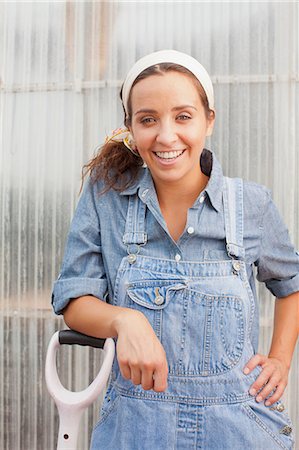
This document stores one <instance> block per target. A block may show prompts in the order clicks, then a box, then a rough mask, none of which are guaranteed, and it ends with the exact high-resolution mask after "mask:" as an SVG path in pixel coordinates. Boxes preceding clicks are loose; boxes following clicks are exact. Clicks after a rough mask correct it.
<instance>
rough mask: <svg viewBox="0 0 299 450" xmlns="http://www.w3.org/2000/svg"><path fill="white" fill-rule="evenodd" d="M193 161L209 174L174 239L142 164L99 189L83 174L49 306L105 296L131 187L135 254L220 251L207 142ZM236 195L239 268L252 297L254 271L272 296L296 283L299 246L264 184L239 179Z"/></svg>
mask: <svg viewBox="0 0 299 450" xmlns="http://www.w3.org/2000/svg"><path fill="white" fill-rule="evenodd" d="M200 164H201V169H202V171H203V173H205V174H206V175H208V176H210V178H209V181H208V183H207V185H206V187H205V189H204V190H203V191H202V192H201V193H200V195H199V196H198V198H197V199H196V201H195V202H194V204H193V206H192V207H191V208H190V209H189V210H188V215H187V222H186V226H185V230H184V232H183V233H182V235H181V237H180V238H179V240H178V241H177V242H175V241H174V240H173V239H172V237H171V236H170V234H169V232H168V229H167V225H166V222H165V220H164V218H163V216H162V214H161V210H160V207H159V202H158V199H157V195H156V191H155V186H154V183H153V179H152V177H151V174H150V171H149V170H148V169H147V168H142V169H141V173H140V176H139V177H138V180H137V181H136V182H135V183H134V185H132V186H131V187H129V188H127V189H126V190H124V191H123V192H121V193H119V192H116V191H115V190H109V191H108V192H106V193H105V194H101V190H102V189H103V187H104V185H103V182H102V181H97V182H95V183H93V182H92V181H91V178H89V179H88V180H87V181H86V183H85V186H84V189H83V192H82V195H81V197H80V199H79V202H78V205H77V208H76V211H75V214H74V217H73V220H72V222H71V226H70V231H69V235H68V239H67V243H66V248H65V254H64V259H63V264H62V267H61V271H60V274H59V276H58V279H57V280H56V282H55V283H54V288H53V293H52V304H53V308H54V311H55V313H56V314H61V313H62V310H63V308H65V307H66V306H67V304H68V303H69V301H70V299H72V298H77V297H80V296H83V295H93V296H95V297H97V298H99V299H104V300H106V301H111V300H110V299H112V298H113V296H114V284H115V279H116V274H117V270H118V267H119V265H120V262H121V260H122V258H123V257H124V256H126V255H127V249H126V246H125V244H124V243H123V241H122V238H123V234H124V229H125V222H126V214H127V208H128V200H129V196H130V195H133V194H136V193H137V194H138V196H139V198H140V199H141V201H142V202H144V203H145V204H146V206H147V209H146V229H147V233H148V242H147V244H146V246H145V247H142V248H141V252H142V254H143V255H145V256H152V257H155V258H161V259H170V260H174V259H175V260H177V261H178V260H182V261H209V260H215V259H216V260H217V259H221V258H223V257H226V258H227V251H226V242H225V226H224V215H223V203H222V186H223V172H222V168H221V165H220V163H219V161H218V160H217V158H216V155H215V153H214V152H213V151H210V150H207V149H204V150H203V152H202V155H201V158H200ZM243 203H244V242H243V245H244V248H245V262H246V270H247V276H248V281H249V283H250V286H251V289H252V292H253V295H254V298H255V302H256V304H258V302H257V295H256V288H255V276H256V278H257V280H258V281H260V282H264V283H265V285H266V287H267V288H268V289H269V290H270V292H271V293H272V294H273V295H274V296H276V297H278V298H280V297H285V296H287V295H290V294H292V293H294V292H296V291H299V253H298V252H297V251H296V250H295V248H294V246H293V245H292V243H291V240H290V236H289V233H288V230H287V228H286V225H285V224H284V222H283V220H282V217H281V215H280V213H279V211H278V209H277V207H276V206H275V204H274V203H273V200H272V198H271V191H270V190H269V189H268V188H266V187H265V186H263V185H260V184H257V183H255V182H251V181H246V180H244V199H243ZM254 266H256V268H257V270H256V271H255V270H254ZM255 272H256V273H255ZM256 311H258V308H256ZM255 319H256V320H255V324H256V326H255V328H254V330H253V336H252V341H253V345H254V347H255V349H257V345H258V327H259V318H258V315H257V314H256V317H255Z"/></svg>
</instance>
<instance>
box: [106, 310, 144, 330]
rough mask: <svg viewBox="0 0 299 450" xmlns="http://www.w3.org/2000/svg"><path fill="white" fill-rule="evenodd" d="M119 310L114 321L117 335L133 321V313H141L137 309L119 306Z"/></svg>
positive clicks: (113, 324) (113, 326) (113, 325)
mask: <svg viewBox="0 0 299 450" xmlns="http://www.w3.org/2000/svg"><path fill="white" fill-rule="evenodd" d="M118 309H119V311H118V312H117V314H116V315H115V317H114V318H113V321H112V328H113V331H114V333H115V335H117V336H118V334H119V332H120V330H121V329H122V328H123V327H124V326H126V325H127V324H128V323H130V322H131V321H132V317H133V315H136V314H138V315H140V314H141V313H140V312H139V311H137V310H135V309H130V308H123V307H121V306H120V307H118Z"/></svg>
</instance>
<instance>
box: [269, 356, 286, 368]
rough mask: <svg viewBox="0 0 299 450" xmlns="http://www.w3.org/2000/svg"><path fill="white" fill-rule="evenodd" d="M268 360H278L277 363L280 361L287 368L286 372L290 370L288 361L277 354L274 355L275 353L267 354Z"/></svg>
mask: <svg viewBox="0 0 299 450" xmlns="http://www.w3.org/2000/svg"><path fill="white" fill-rule="evenodd" d="M268 358H275V359H278V360H279V361H281V362H282V363H283V364H284V365H285V366H286V367H287V369H288V370H290V368H291V363H290V361H289V360H288V359H286V357H285V356H283V355H278V354H275V353H269V355H268Z"/></svg>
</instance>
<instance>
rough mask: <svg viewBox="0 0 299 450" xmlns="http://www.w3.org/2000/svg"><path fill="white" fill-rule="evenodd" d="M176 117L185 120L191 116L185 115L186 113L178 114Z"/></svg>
mask: <svg viewBox="0 0 299 450" xmlns="http://www.w3.org/2000/svg"><path fill="white" fill-rule="evenodd" d="M178 119H180V120H187V119H191V117H190V116H187V114H180V115H179V116H178Z"/></svg>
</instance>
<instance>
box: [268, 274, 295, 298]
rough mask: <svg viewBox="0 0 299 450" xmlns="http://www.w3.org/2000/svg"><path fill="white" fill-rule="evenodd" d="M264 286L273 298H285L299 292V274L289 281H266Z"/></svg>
mask: <svg viewBox="0 0 299 450" xmlns="http://www.w3.org/2000/svg"><path fill="white" fill-rule="evenodd" d="M265 284H266V286H267V288H268V289H269V291H270V292H271V293H272V294H273V295H274V296H275V297H277V298H281V297H287V296H288V295H291V294H294V292H297V291H299V274H297V275H295V276H294V277H293V278H289V279H284V280H270V281H266V282H265Z"/></svg>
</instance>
